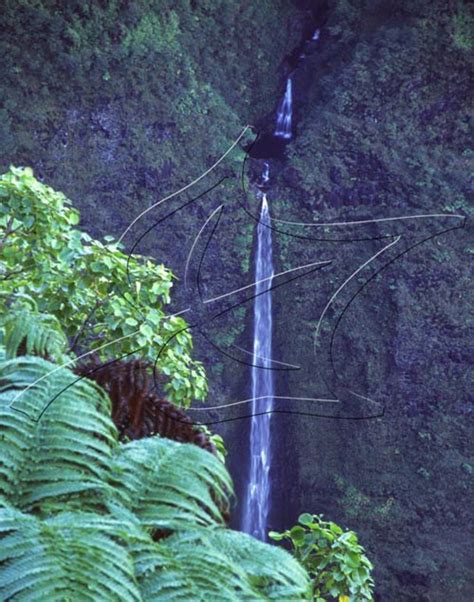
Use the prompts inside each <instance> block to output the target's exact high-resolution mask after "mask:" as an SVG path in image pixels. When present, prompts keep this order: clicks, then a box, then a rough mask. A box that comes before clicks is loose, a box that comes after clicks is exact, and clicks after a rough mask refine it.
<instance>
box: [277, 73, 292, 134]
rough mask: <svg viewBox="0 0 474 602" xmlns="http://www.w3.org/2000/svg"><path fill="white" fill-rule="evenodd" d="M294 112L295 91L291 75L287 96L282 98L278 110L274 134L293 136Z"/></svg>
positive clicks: (287, 81)
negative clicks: (292, 121)
mask: <svg viewBox="0 0 474 602" xmlns="http://www.w3.org/2000/svg"><path fill="white" fill-rule="evenodd" d="M292 114H293V91H292V83H291V77H289V78H288V79H287V80H286V90H285V96H284V97H283V98H282V100H281V102H280V105H279V107H278V110H277V119H276V127H275V132H274V135H275V136H278V137H279V138H286V139H287V140H289V139H290V138H291V118H292Z"/></svg>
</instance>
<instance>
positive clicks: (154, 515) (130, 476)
mask: <svg viewBox="0 0 474 602" xmlns="http://www.w3.org/2000/svg"><path fill="white" fill-rule="evenodd" d="M112 479H113V480H112V484H113V485H114V486H115V489H116V491H117V492H118V493H119V494H120V496H121V498H122V500H123V501H124V504H125V505H127V507H129V508H130V509H131V510H132V511H133V512H134V513H135V514H136V515H137V516H138V517H139V518H140V519H141V521H142V522H143V523H144V524H145V525H147V526H148V527H151V528H153V529H160V530H161V529H170V530H175V529H183V528H190V527H192V526H206V525H216V524H222V523H223V517H222V513H221V508H222V507H225V506H227V504H228V495H229V492H231V491H232V481H231V478H230V476H229V473H228V472H227V470H226V468H225V467H224V466H223V464H222V462H220V460H218V459H217V458H216V457H215V456H214V455H212V454H209V453H208V452H207V451H204V450H202V449H200V448H199V447H197V446H195V445H191V444H181V443H177V442H175V441H171V440H170V439H164V438H161V437H159V436H155V437H150V438H147V439H140V440H137V441H132V442H131V443H128V444H126V445H123V446H122V449H121V453H120V454H119V455H118V456H116V457H115V459H114V463H113V465H112Z"/></svg>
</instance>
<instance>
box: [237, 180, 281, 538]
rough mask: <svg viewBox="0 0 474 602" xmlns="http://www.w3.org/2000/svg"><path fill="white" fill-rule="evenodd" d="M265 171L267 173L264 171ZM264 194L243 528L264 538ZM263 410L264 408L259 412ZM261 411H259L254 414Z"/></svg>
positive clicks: (268, 250)
mask: <svg viewBox="0 0 474 602" xmlns="http://www.w3.org/2000/svg"><path fill="white" fill-rule="evenodd" d="M267 175H268V174H267ZM269 224H270V213H269V209H268V202H267V198H266V196H265V194H263V195H262V208H261V212H260V222H259V224H258V227H257V253H256V257H255V295H257V296H256V297H255V300H254V333H253V364H254V366H252V422H251V427H250V475H249V479H248V485H247V493H246V499H245V507H244V515H243V524H242V530H243V531H244V532H246V533H249V534H250V535H253V536H254V537H256V538H258V539H260V540H262V541H265V540H266V535H267V519H268V512H269V505H270V477H269V469H270V451H271V450H270V439H271V433H270V420H271V413H270V412H271V411H272V409H273V396H274V388H273V373H272V371H271V370H267V369H265V368H259V367H257V366H267V367H270V363H271V362H270V358H271V356H272V298H271V292H267V293H265V292H264V291H268V289H269V288H270V287H271V282H272V278H273V274H274V272H273V263H272V231H271V228H269V227H267V225H269ZM262 412H267V413H266V414H262ZM256 414H260V415H256Z"/></svg>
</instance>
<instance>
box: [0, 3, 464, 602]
mask: <svg viewBox="0 0 474 602" xmlns="http://www.w3.org/2000/svg"><path fill="white" fill-rule="evenodd" d="M62 4H63V3H54V2H48V3H45V2H43V3H33V2H31V3H29V2H25V3H23V4H21V5H18V3H16V2H9V1H7V2H6V3H4V6H5V9H4V30H5V32H6V35H5V36H3V41H2V42H1V49H2V56H3V57H4V60H3V64H2V78H1V84H0V85H1V86H2V88H3V89H2V96H3V98H4V99H5V100H4V104H3V108H2V109H1V119H0V134H1V136H2V150H3V153H2V167H3V168H6V167H7V166H8V164H9V163H13V164H23V165H31V166H32V167H33V168H34V170H35V173H36V175H38V176H40V177H41V178H43V179H44V180H45V181H47V182H48V183H49V184H51V185H52V186H54V187H55V188H57V189H60V190H63V191H64V192H65V193H66V194H67V195H68V196H69V197H70V198H71V199H72V200H73V201H74V203H75V204H76V205H77V206H78V207H79V208H80V210H81V213H82V225H83V226H84V227H85V228H87V229H89V230H90V231H91V233H93V234H95V235H99V234H113V235H115V236H119V235H120V234H121V232H122V231H123V230H124V228H125V227H126V226H127V224H128V223H129V222H130V221H131V219H133V217H134V216H136V215H137V214H138V213H140V212H141V211H143V210H144V209H146V208H148V207H149V206H150V205H152V204H153V203H154V202H156V201H158V200H159V199H160V198H162V197H164V196H166V195H167V194H170V193H171V192H173V191H175V190H177V189H179V188H180V187H182V186H183V185H185V184H187V183H189V182H190V181H191V180H193V179H194V178H195V177H197V176H199V175H200V174H201V173H202V172H203V171H204V170H205V169H207V168H208V167H209V166H210V165H211V164H212V163H213V162H214V161H216V159H217V158H218V157H219V156H221V155H222V154H223V153H224V152H225V151H226V150H227V149H228V148H229V147H230V145H231V144H232V142H233V141H234V140H235V139H236V138H237V136H238V135H239V134H240V132H241V131H242V129H243V127H244V126H245V124H248V123H251V124H256V125H257V126H258V127H259V128H260V129H262V130H263V131H267V132H270V131H271V128H272V125H273V117H274V110H275V107H276V105H277V102H278V100H279V99H280V97H281V94H282V93H283V89H284V81H285V77H286V75H287V74H288V72H289V70H290V69H291V68H292V67H293V66H294V64H295V52H294V50H295V49H296V48H298V47H300V45H301V43H302V40H303V39H304V37H308V35H311V31H312V28H314V27H315V26H316V25H322V28H321V37H320V40H319V42H318V44H317V45H315V46H314V48H313V49H312V50H311V52H308V56H307V58H306V60H305V61H303V62H302V63H301V65H300V66H299V67H298V68H297V70H296V71H295V73H294V75H293V84H294V91H295V98H294V100H295V114H294V118H295V137H294V139H293V141H292V142H291V143H290V144H289V145H288V146H287V148H286V158H283V157H280V158H274V159H271V161H270V162H271V175H272V187H271V189H270V190H269V192H268V196H269V199H270V204H271V211H272V215H273V216H274V217H277V218H279V219H282V220H285V221H294V222H315V221H319V222H333V221H339V222H346V221H354V220H359V221H365V220H367V219H369V218H370V219H371V218H377V219H383V218H386V217H400V216H413V215H421V214H441V213H443V214H444V213H447V214H458V215H468V214H469V211H470V209H469V206H468V201H467V194H468V184H469V182H468V175H469V166H470V162H471V160H472V154H470V152H469V151H468V150H466V149H467V147H468V140H469V139H468V133H469V132H468V117H469V116H468V109H467V107H468V105H467V98H468V92H469V88H470V83H471V80H470V75H469V74H470V71H469V52H470V51H471V50H472V41H471V40H472V36H471V32H472V22H473V19H472V13H471V12H470V7H469V5H468V3H467V2H460V1H459V2H454V1H453V2H449V3H446V2H441V1H439V2H431V3H427V2H425V1H421V0H419V1H418V2H416V1H415V2H410V3H409V6H401V5H400V4H401V3H399V2H390V1H388V0H385V1H382V0H380V1H376V0H373V1H370V2H367V1H365V2H362V0H360V1H357V0H337V1H336V0H334V1H332V2H328V3H326V2H309V1H308V2H303V1H302V2H295V3H294V4H291V3H287V2H284V1H281V2H279V1H278V2H275V1H272V2H270V1H268V2H266V1H258V2H256V1H255V2H241V3H234V2H230V1H227V0H219V1H218V2H192V1H185V0H182V1H180V2H167V1H162V2H160V3H159V8H157V7H156V3H155V2H146V1H143V2H138V3H135V2H134V3H128V2H112V3H108V4H107V6H106V7H104V6H102V5H101V4H99V3H90V4H86V5H85V4H84V3H80V2H78V3H74V2H68V3H67V6H66V7H64V6H62ZM250 138H251V136H249V135H246V137H245V141H248V140H249V139H250ZM243 144H244V139H243V140H242V144H241V145H239V146H238V147H237V148H235V149H234V150H233V151H232V152H231V153H230V154H229V155H228V156H227V157H226V158H225V160H224V161H223V162H222V163H221V164H220V165H219V166H218V168H217V169H216V170H214V171H213V172H212V173H211V174H210V175H209V176H208V177H206V178H205V179H203V180H202V181H200V182H199V183H198V184H197V185H196V186H195V187H193V188H192V189H190V190H189V191H187V192H186V193H184V194H182V195H180V196H179V197H176V198H174V199H171V201H170V203H169V204H168V203H167V205H166V206H167V210H166V211H163V210H162V208H161V207H160V208H157V209H156V210H153V212H150V213H149V214H147V219H146V220H143V221H142V222H140V223H139V225H137V228H136V230H134V232H133V233H132V234H133V235H132V234H131V235H130V237H129V238H127V239H126V241H125V242H126V243H127V244H128V245H129V247H130V246H131V245H132V244H133V243H134V241H136V239H137V237H138V236H139V235H140V234H142V233H144V232H145V230H147V229H148V228H150V226H152V224H153V223H154V222H156V221H157V220H158V219H160V218H162V217H164V216H165V215H166V214H167V213H171V212H172V211H173V210H177V209H178V208H179V207H180V206H181V205H182V204H184V203H187V202H189V203H190V204H189V206H188V207H186V208H185V209H183V210H182V211H178V212H177V213H175V214H174V215H173V216H171V217H170V218H169V219H168V220H167V221H166V222H164V224H166V226H165V225H164V224H163V226H159V225H158V226H157V227H156V228H155V229H153V230H151V232H150V234H149V235H148V236H146V237H145V238H144V239H143V240H142V241H141V242H140V243H139V244H138V246H137V248H136V251H138V252H142V253H146V254H151V255H153V256H155V257H157V258H158V259H159V260H160V261H163V262H164V263H166V264H167V265H169V266H170V267H172V268H173V269H174V270H175V272H176V274H177V276H178V277H180V278H181V279H182V277H183V275H184V264H185V262H186V259H187V256H188V253H189V249H190V246H191V244H192V241H193V239H194V237H195V236H196V234H197V232H198V231H199V229H200V228H201V226H202V224H203V223H204V221H205V220H206V219H207V217H208V216H209V214H210V213H211V212H212V211H213V210H214V209H216V207H218V206H219V205H220V204H222V203H223V204H224V213H223V214H222V216H221V220H220V222H219V228H218V230H216V234H215V237H214V239H213V241H212V242H211V244H210V245H209V247H208V250H207V254H206V259H205V261H204V263H203V266H202V276H203V287H202V292H203V294H204V296H205V297H206V298H209V297H213V296H218V295H220V294H222V293H224V292H226V291H228V290H231V289H233V288H238V287H239V286H243V285H245V284H247V283H248V282H249V280H250V278H251V258H252V248H253V236H254V226H255V223H254V221H253V220H252V218H251V217H250V216H249V214H248V213H246V210H248V211H250V213H253V214H255V213H256V207H257V200H256V199H255V195H254V191H253V189H252V184H251V181H248V179H246V178H245V177H244V181H247V189H248V190H247V192H246V191H245V190H243V189H242V185H241V178H240V171H241V168H242V161H243V158H244V153H243V151H242V150H241V148H240V147H241V146H242V145H243ZM260 169H261V161H260V160H258V159H251V160H248V161H247V162H246V163H245V170H244V171H245V173H246V174H249V180H252V176H251V174H254V173H258V171H259V170H260ZM223 178H224V179H223ZM222 179H223V181H222V182H221V183H220V184H219V185H217V186H216V188H214V189H213V190H212V191H211V192H210V193H208V194H206V195H205V196H203V197H202V198H201V199H199V200H197V201H193V202H191V201H192V199H193V198H194V197H196V196H199V195H200V194H202V193H204V192H205V191H206V190H207V189H208V188H210V187H212V186H214V185H216V184H218V182H220V181H221V180H222ZM433 219H434V221H430V222H423V223H422V224H421V225H420V224H419V223H417V224H412V223H410V224H409V225H405V224H404V226H403V231H402V230H400V231H396V232H395V234H403V240H402V241H401V243H403V244H406V245H408V246H409V243H411V244H415V243H417V242H420V241H421V240H422V239H423V238H428V237H429V236H430V235H431V234H434V233H438V232H439V231H440V230H442V229H444V226H445V225H446V224H445V222H440V221H439V219H438V218H433ZM437 220H438V221H437ZM386 226H387V224H384V223H383V222H381V223H377V224H370V225H368V226H367V227H366V226H363V228H365V229H364V231H363V236H361V235H360V229H358V228H352V229H351V230H350V231H347V230H343V232H344V234H343V235H340V234H339V233H336V234H335V231H334V229H328V230H327V231H326V230H324V229H320V231H321V230H322V231H323V234H322V235H321V232H320V231H319V233H318V234H317V235H315V234H314V232H315V231H314V229H312V230H308V228H305V227H299V226H296V227H295V226H288V225H280V226H278V227H277V230H278V231H275V232H274V244H275V252H274V256H275V258H276V261H277V266H276V269H277V271H280V270H284V269H289V268H290V267H296V266H298V265H302V264H306V263H310V262H314V261H322V260H331V261H332V262H333V263H332V264H331V266H330V267H328V268H324V269H321V270H320V271H318V272H315V273H313V274H312V275H310V276H307V277H304V278H301V279H299V280H298V281H295V282H294V283H291V284H289V285H287V286H283V287H281V288H280V289H278V291H275V294H274V305H275V322H276V324H277V326H276V329H275V340H276V345H275V347H276V349H275V357H276V359H279V360H282V361H287V362H290V363H292V364H295V365H298V366H300V370H299V371H296V370H294V371H290V372H287V373H279V374H278V377H277V389H278V392H279V393H280V394H281V395H292V396H300V397H316V398H328V397H330V396H331V389H333V388H334V386H336V387H338V386H340V385H341V383H342V385H341V386H342V389H344V387H345V388H346V389H347V388H349V389H351V390H352V391H355V392H356V393H358V394H360V395H364V396H366V397H368V398H370V400H373V401H367V400H366V401H364V402H362V401H361V403H360V406H356V405H354V398H351V399H352V401H350V400H349V401H347V402H346V403H345V404H343V405H342V406H341V407H340V408H332V407H330V406H328V404H324V403H321V402H315V403H311V402H304V403H303V402H298V403H295V404H293V405H291V404H290V403H289V402H282V404H281V405H280V406H279V408H280V409H285V410H298V411H301V412H304V413H305V414H309V413H312V414H315V413H316V414H323V415H326V416H327V415H330V416H332V417H331V418H327V417H325V418H321V417H319V418H318V417H315V416H307V415H296V414H292V415H290V414H276V415H275V416H274V418H273V419H272V420H273V431H274V434H275V448H274V457H273V475H272V476H273V482H274V490H273V491H274V494H273V512H272V521H271V522H272V524H271V525H270V526H271V528H282V527H286V526H288V525H289V524H291V523H292V522H294V520H295V519H296V517H297V515H298V513H300V512H302V511H309V512H318V513H319V512H323V513H324V514H325V515H326V517H328V518H330V519H331V520H337V521H339V522H340V523H341V524H343V525H344V526H347V527H350V528H352V529H354V530H356V531H357V532H358V533H360V536H361V541H362V543H363V544H364V545H365V546H366V547H367V549H368V552H369V554H370V556H371V558H372V559H373V561H374V564H375V566H376V580H377V591H378V595H379V596H380V599H382V600H394V601H395V600H417V601H418V600H430V601H437V600H446V599H450V600H451V599H452V600H461V599H470V598H471V597H472V595H473V593H474V583H473V582H472V578H471V577H470V574H471V571H470V570H469V569H470V566H471V565H472V561H473V560H474V559H473V558H472V552H471V546H470V545H469V540H470V538H471V537H472V523H473V516H472V504H469V500H470V499H472V494H473V480H474V478H473V473H474V461H473V458H472V454H473V449H472V440H473V437H472V426H471V422H470V420H469V419H472V405H469V395H470V391H471V389H472V386H470V382H469V380H468V376H467V374H468V369H469V368H470V367H471V364H470V362H471V361H472V359H470V357H469V355H468V352H467V345H468V340H469V335H470V332H471V331H472V322H469V309H468V297H467V281H468V277H469V271H468V259H469V257H470V254H472V249H470V248H469V238H468V235H469V223H468V224H467V225H466V226H465V227H464V228H460V229H459V228H458V229H454V230H451V231H449V232H447V233H445V234H442V235H440V236H436V237H434V238H432V239H431V240H429V241H427V242H425V243H423V244H419V245H418V246H416V247H415V248H413V249H412V250H411V251H410V252H408V253H406V254H404V255H403V256H401V257H400V258H399V259H397V260H396V261H393V262H392V263H391V264H390V265H389V266H387V267H386V268H385V269H384V270H383V271H382V272H380V274H379V275H378V276H376V277H374V278H373V280H372V281H371V283H370V285H368V286H366V287H365V288H363V289H362V290H361V291H360V292H359V293H357V295H356V296H355V298H354V300H353V301H352V302H351V304H350V308H349V309H348V310H347V311H346V312H345V313H344V315H343V317H342V319H341V320H340V322H339V323H338V327H337V335H336V336H335V337H334V341H333V347H332V349H333V360H334V366H332V367H331V369H330V368H329V367H328V366H329V364H326V363H324V359H325V355H324V349H323V350H321V349H320V348H319V347H315V345H314V343H315V341H314V334H315V330H316V328H317V324H318V320H319V317H320V315H321V312H322V310H323V309H324V307H325V305H326V304H327V302H328V300H329V299H330V298H331V296H332V295H333V293H334V292H335V291H336V290H337V289H338V287H339V286H340V284H342V283H343V282H344V281H345V280H346V279H347V278H348V277H349V276H350V275H351V274H352V273H353V272H354V271H355V270H356V269H357V268H358V266H360V265H362V264H363V263H364V262H367V261H368V260H369V259H370V257H371V256H373V255H374V254H376V253H378V252H379V251H380V250H381V248H382V247H383V246H385V245H386V244H388V243H389V242H392V241H393V238H383V237H384V236H388V235H389V234H390V235H392V234H393V233H394V230H393V229H392V230H390V231H389V230H387V229H386ZM397 227H398V226H397ZM448 227H449V224H448V226H446V228H445V229H448ZM332 238H338V239H341V238H342V239H344V240H343V241H342V242H341V241H338V242H334V241H331V240H328V239H332ZM361 238H362V239H371V240H360V239H361ZM407 241H408V242H407ZM404 248H405V247H401V250H403V249H404ZM363 276H364V273H360V274H357V275H356V276H355V278H354V279H353V280H354V281H357V278H359V277H361V278H362V277H363ZM355 283H356V282H355ZM362 284H363V280H360V282H359V285H360V286H362ZM181 285H182V282H177V286H176V306H177V308H181V307H179V305H180V303H184V301H185V298H184V295H183V294H182V291H181V289H182V286H181ZM356 291H357V288H355V289H354V292H356ZM347 300H349V299H347ZM338 308H339V307H336V309H338ZM340 308H343V305H342V306H341V307H340ZM340 308H339V309H340ZM251 315H252V314H251V304H246V305H242V306H240V307H238V308H236V309H234V310H233V311H229V312H228V313H226V314H224V315H223V316H222V317H221V318H220V319H219V320H216V321H215V322H213V323H212V325H208V326H207V327H206V329H205V330H204V331H203V333H201V334H199V333H198V332H196V334H195V344H196V353H197V355H198V356H199V357H200V358H202V359H203V360H204V361H205V363H206V367H207V369H208V374H209V379H210V385H211V386H210V391H211V392H210V396H209V400H210V401H209V405H220V404H223V403H227V402H229V401H236V400H239V399H245V398H248V397H249V394H250V392H249V382H248V381H249V374H250V368H249V367H248V366H247V365H246V364H245V363H242V362H236V361H233V360H231V359H230V358H229V357H227V356H226V355H223V354H222V353H220V352H219V351H218V350H217V349H216V347H215V346H221V347H222V348H223V349H224V350H225V351H226V352H230V353H229V355H234V356H236V357H237V358H238V359H240V360H242V359H243V357H244V356H242V355H239V352H238V350H237V348H236V347H232V345H237V346H239V347H241V348H245V349H250V348H251V340H250V337H251ZM327 317H328V318H329V320H334V319H337V315H336V314H331V313H330V311H329V313H328V314H327ZM470 329H471V330H470ZM328 332H329V333H330V331H326V330H324V331H323V334H327V333H328ZM206 337H207V338H206ZM209 339H210V341H211V342H209ZM332 368H334V369H335V371H336V373H337V375H338V378H336V379H335V378H334V372H333V371H332ZM336 381H337V382H336ZM346 389H344V390H343V391H342V393H344V391H346ZM346 392H347V391H346ZM283 404H286V405H283ZM381 412H383V417H379V418H370V419H366V420H354V418H357V417H360V416H362V415H370V416H372V415H377V414H380V413H381ZM247 413H248V408H244V407H243V406H236V407H233V408H228V409H226V410H225V411H215V412H210V413H209V414H207V415H206V418H208V420H209V421H210V422H213V421H219V420H222V419H225V420H229V421H228V422H224V423H220V424H216V425H215V426H213V427H212V428H215V430H216V431H218V432H221V433H222V434H223V435H224V437H225V440H226V444H227V446H228V448H229V451H230V456H229V457H230V468H231V471H232V473H233V475H234V477H235V480H236V484H237V491H238V493H239V497H241V496H242V492H243V490H242V487H243V482H244V480H245V478H246V471H247V458H246V449H247V445H248V421H246V420H235V421H234V420H231V419H233V418H238V417H239V416H243V415H246V414H247ZM364 413H365V414H364ZM341 417H342V419H341ZM197 418H201V416H200V415H198V416H197ZM235 520H236V522H237V520H238V508H237V510H236V514H235Z"/></svg>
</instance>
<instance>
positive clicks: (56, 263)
mask: <svg viewBox="0 0 474 602" xmlns="http://www.w3.org/2000/svg"><path fill="white" fill-rule="evenodd" d="M78 222H79V213H78V212H77V210H75V209H73V208H72V207H70V201H69V200H68V199H67V198H66V197H65V196H64V195H63V194H62V193H60V192H56V191H54V190H53V189H52V188H50V187H49V186H46V185H44V184H42V183H41V182H39V181H38V180H37V179H36V178H35V177H34V175H33V172H32V170H31V169H29V168H25V169H22V168H15V167H12V168H11V169H10V170H9V171H8V172H7V173H6V174H4V175H3V176H1V177H0V252H1V259H0V278H1V282H2V289H1V293H0V314H5V313H6V312H7V311H8V310H9V309H10V308H11V307H13V306H15V307H16V309H17V311H20V312H21V311H31V307H32V306H33V307H34V308H35V311H36V312H37V316H38V319H37V321H36V322H35V324H36V327H37V328H39V327H40V320H39V315H40V314H52V316H54V317H55V318H51V319H56V320H59V322H60V324H61V327H62V329H63V331H64V333H65V334H66V336H67V339H68V341H69V348H70V349H69V350H66V349H65V350H64V351H65V352H66V351H80V350H81V349H82V350H84V349H87V350H88V351H89V350H92V351H95V352H96V353H97V355H98V356H99V357H100V358H101V359H103V360H106V359H110V358H114V359H115V358H118V357H122V356H128V355H131V354H133V353H139V354H140V356H141V357H144V358H147V359H149V360H151V361H153V362H154V361H155V360H156V358H157V356H159V358H158V362H157V366H158V369H159V370H160V372H162V373H163V374H165V375H166V376H167V377H168V379H167V382H166V384H165V385H164V389H165V391H166V393H167V396H168V398H169V399H170V400H171V401H174V402H178V403H181V404H182V405H189V403H190V402H191V400H193V399H197V400H203V399H204V398H205V396H206V394H207V383H206V379H205V374H204V369H203V366H202V364H201V363H200V362H198V361H195V360H193V359H192V358H191V355H190V352H191V348H192V338H191V334H190V332H189V330H187V324H186V322H185V321H184V320H183V319H182V318H180V317H179V316H173V315H167V312H166V311H165V306H166V305H167V304H169V303H170V289H171V287H172V285H173V278H174V276H173V274H172V273H171V271H170V270H168V269H167V268H165V266H163V265H156V264H155V263H154V262H153V261H151V260H150V259H148V258H146V257H142V256H139V255H131V256H127V254H126V253H124V252H123V251H122V250H121V248H120V245H119V244H117V243H116V242H114V241H113V238H112V237H106V238H107V239H108V240H107V241H106V242H105V243H102V242H100V241H98V240H93V239H92V238H91V237H90V236H89V235H88V234H86V233H85V232H81V231H80V230H78V229H76V228H74V226H75V225H76V224H77V223H78ZM33 299H34V301H33ZM168 313H169V312H168ZM15 323H16V324H17V326H18V327H19V324H20V322H19V321H18V320H15ZM17 334H18V333H17ZM20 334H21V333H19V334H18V336H20ZM31 336H33V333H30V338H31ZM18 342H20V341H18ZM57 343H58V341H56V342H54V341H52V340H51V341H49V342H47V341H46V339H45V340H44V345H46V346H47V347H48V346H49V347H51V345H53V344H54V345H55V348H54V349H53V348H51V349H50V351H51V352H52V354H53V355H54V353H53V352H54V351H57ZM26 344H27V346H28V344H29V343H28V338H27V339H26ZM45 349H46V348H45Z"/></svg>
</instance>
